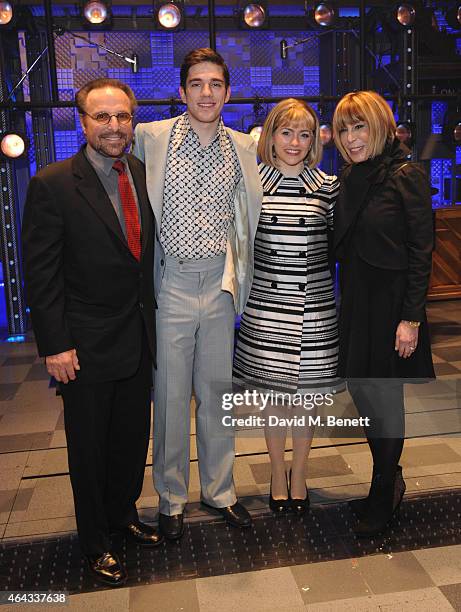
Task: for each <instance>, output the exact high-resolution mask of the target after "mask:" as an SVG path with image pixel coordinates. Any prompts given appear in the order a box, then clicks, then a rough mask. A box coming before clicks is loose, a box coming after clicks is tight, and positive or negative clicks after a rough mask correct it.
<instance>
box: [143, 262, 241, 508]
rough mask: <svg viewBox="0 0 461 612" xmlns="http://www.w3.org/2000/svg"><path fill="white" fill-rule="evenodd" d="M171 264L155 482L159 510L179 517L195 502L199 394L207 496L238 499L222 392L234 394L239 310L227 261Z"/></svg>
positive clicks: (165, 285)
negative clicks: (193, 451)
mask: <svg viewBox="0 0 461 612" xmlns="http://www.w3.org/2000/svg"><path fill="white" fill-rule="evenodd" d="M164 261H165V266H166V268H165V273H164V277H163V282H162V286H161V289H160V293H159V296H158V298H157V303H158V311H157V317H156V325H157V347H158V349H157V370H156V372H155V383H154V452H153V455H154V461H153V463H154V469H153V476H154V486H155V488H156V490H157V493H158V494H159V497H160V504H159V510H160V512H161V513H162V514H167V515H170V516H171V515H174V514H179V513H181V512H182V511H183V509H184V506H185V504H186V502H187V493H188V487H189V461H190V400H191V394H192V388H193V389H194V393H195V400H196V434H197V438H196V441H197V456H198V464H199V474H200V486H201V497H202V499H203V500H204V501H205V502H207V503H209V504H210V505H212V506H214V507H217V508H219V507H224V506H230V505H232V504H234V503H235V502H236V499H237V498H236V495H235V488H234V482H233V477H232V470H233V464H234V433H233V431H231V430H230V429H229V428H227V427H223V425H222V417H223V416H224V414H225V412H223V410H222V393H223V392H229V391H231V387H232V351H233V343H234V320H235V311H234V305H233V299H232V296H231V295H230V294H229V293H227V292H225V291H222V290H221V279H222V274H223V269H224V256H220V257H215V258H210V259H200V260H188V259H184V260H179V259H176V258H173V257H166V258H165V260H164Z"/></svg>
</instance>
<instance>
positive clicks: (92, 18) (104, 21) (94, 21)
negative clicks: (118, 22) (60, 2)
mask: <svg viewBox="0 0 461 612" xmlns="http://www.w3.org/2000/svg"><path fill="white" fill-rule="evenodd" d="M82 13H83V17H84V18H85V25H86V26H87V27H93V28H94V27H96V28H97V27H98V26H104V27H107V26H110V23H111V20H112V11H111V8H110V2H108V1H102V0H97V1H93V2H83V4H82Z"/></svg>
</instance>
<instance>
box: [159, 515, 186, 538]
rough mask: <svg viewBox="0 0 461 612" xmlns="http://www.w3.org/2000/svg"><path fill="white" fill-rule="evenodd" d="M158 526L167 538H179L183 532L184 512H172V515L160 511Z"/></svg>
mask: <svg viewBox="0 0 461 612" xmlns="http://www.w3.org/2000/svg"><path fill="white" fill-rule="evenodd" d="M158 526H159V529H160V531H161V532H162V534H163V535H164V536H165V537H166V539H167V540H179V538H180V537H181V536H182V534H183V533H184V512H181V514H173V516H168V514H162V513H160V514H159V515H158Z"/></svg>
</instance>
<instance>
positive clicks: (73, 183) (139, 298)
mask: <svg viewBox="0 0 461 612" xmlns="http://www.w3.org/2000/svg"><path fill="white" fill-rule="evenodd" d="M127 158H128V165H129V167H130V171H131V174H132V177H133V182H134V184H135V187H136V191H137V195H138V201H139V207H140V211H141V222H142V257H141V261H140V262H138V261H137V260H136V258H135V257H134V256H133V255H132V254H131V252H130V250H129V248H128V244H127V241H126V239H125V237H124V235H123V232H122V229H121V226H120V223H119V221H118V218H117V215H116V213H115V211H114V209H113V206H112V204H111V201H110V199H109V197H108V195H107V193H106V191H105V189H104V187H103V186H102V184H101V182H100V181H99V179H98V176H97V174H96V172H95V170H94V169H93V167H92V166H91V164H90V163H89V161H88V160H87V158H86V156H85V154H84V152H83V148H82V149H81V150H80V151H79V152H78V153H77V154H76V155H75V156H74V157H71V158H69V159H67V160H65V161H62V162H58V163H54V164H50V165H49V166H47V167H46V168H44V169H43V170H41V171H40V172H38V174H37V175H36V176H34V177H33V178H32V179H31V181H30V184H29V190H28V193H27V199H26V204H25V208H24V217H23V260H24V276H25V284H26V296H27V302H28V305H29V307H30V312H31V317H32V324H33V328H34V332H35V336H36V340H37V345H38V350H39V354H40V355H42V356H46V355H54V354H57V353H61V352H63V351H66V350H69V349H72V348H76V350H77V356H78V358H79V362H80V367H81V370H80V372H79V373H78V378H79V379H81V380H85V381H88V382H95V381H98V382H103V381H108V380H116V379H120V378H125V377H128V376H130V375H132V374H134V373H135V371H136V369H137V366H138V364H139V361H140V356H141V347H142V337H143V327H144V328H145V332H146V334H147V338H148V343H149V347H150V350H151V352H152V355H153V356H154V355H155V320H154V313H155V299H154V292H153V236H154V219H153V214H152V209H151V207H150V204H149V200H148V196H147V191H146V187H145V184H146V181H145V169H144V164H143V163H142V162H140V161H139V160H138V159H137V158H136V157H134V156H132V155H128V156H127Z"/></svg>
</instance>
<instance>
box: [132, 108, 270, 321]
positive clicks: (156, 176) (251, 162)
mask: <svg viewBox="0 0 461 612" xmlns="http://www.w3.org/2000/svg"><path fill="white" fill-rule="evenodd" d="M177 120H178V117H174V118H173V119H165V120H164V121H154V122H152V123H138V125H137V126H136V129H135V132H134V144H133V148H132V153H133V154H134V155H136V157H138V158H139V159H140V160H142V161H143V162H144V163H145V165H146V183H147V193H148V195H149V200H150V204H151V206H152V210H153V211H154V216H155V221H156V232H155V236H156V238H155V258H154V285H155V295H156V296H157V295H158V293H159V291H160V287H161V284H162V278H163V273H164V271H165V266H164V265H162V260H163V259H164V257H165V254H164V251H163V248H162V245H161V244H160V226H161V222H162V208H163V189H164V184H165V171H166V162H167V155H168V145H169V142H170V135H171V130H172V129H173V125H174V124H175V122H176V121H177ZM226 131H227V133H228V134H229V136H230V137H231V138H232V142H233V143H234V147H235V151H236V153H237V157H238V160H239V162H240V168H241V170H242V174H243V177H242V179H241V181H240V182H239V183H238V185H237V187H236V189H235V195H234V211H235V214H234V221H233V223H232V224H231V226H230V228H229V235H228V240H227V252H226V260H225V265H224V273H223V277H222V283H221V288H222V289H223V291H228V292H229V293H231V294H232V296H233V299H234V306H235V311H236V313H237V314H240V313H242V312H243V309H244V307H245V303H246V301H247V299H248V295H249V293H250V287H251V283H252V280H253V245H254V239H255V234H256V228H257V225H258V219H259V213H260V211H261V202H262V197H263V190H262V186H261V181H260V178H259V173H258V166H257V162H256V149H257V145H256V143H255V141H254V140H253V138H252V137H251V136H248V135H247V134H242V133H241V132H236V131H235V130H231V129H230V128H227V127H226Z"/></svg>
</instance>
